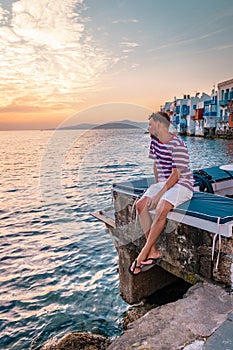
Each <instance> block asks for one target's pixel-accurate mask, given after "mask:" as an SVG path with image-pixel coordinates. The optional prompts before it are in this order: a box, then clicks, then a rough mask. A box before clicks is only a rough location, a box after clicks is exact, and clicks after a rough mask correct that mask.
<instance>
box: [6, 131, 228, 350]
mask: <svg viewBox="0 0 233 350" xmlns="http://www.w3.org/2000/svg"><path fill="white" fill-rule="evenodd" d="M182 138H183V140H184V141H185V142H186V144H187V146H188V149H189V153H190V164H191V168H192V170H194V169H199V168H205V167H209V166H218V165H223V164H229V163H233V140H224V139H206V138H202V137H182ZM0 141H1V148H0V152H1V156H0V185H1V186H0V191H1V194H0V203H1V204H0V349H2V350H27V349H30V350H36V349H39V348H40V347H41V345H42V344H44V343H45V342H46V341H47V340H49V339H52V338H54V337H55V338H56V337H58V338H60V337H62V336H63V335H65V334H68V333H70V332H73V331H88V332H92V333H98V334H102V335H104V336H107V337H110V338H111V339H114V338H116V337H118V336H120V334H121V333H122V321H123V317H124V316H125V315H126V313H127V312H128V310H129V308H130V306H129V305H128V304H126V303H125V302H124V301H123V300H122V298H121V297H120V295H119V280H118V271H117V268H118V256H117V252H116V250H115V248H114V244H113V241H112V238H111V236H110V234H109V232H108V230H107V229H106V227H105V225H104V224H103V223H101V222H100V221H98V220H97V219H95V218H94V217H93V216H92V215H91V213H93V212H94V211H96V210H100V209H106V208H111V207H112V206H113V203H112V196H111V190H112V185H113V183H119V182H122V181H126V180H133V179H139V178H142V177H151V176H152V175H153V173H152V161H151V160H150V159H149V158H148V147H149V143H150V137H149V135H148V134H147V133H145V130H143V129H141V128H135V129H91V130H44V131H43V130H33V131H1V132H0Z"/></svg>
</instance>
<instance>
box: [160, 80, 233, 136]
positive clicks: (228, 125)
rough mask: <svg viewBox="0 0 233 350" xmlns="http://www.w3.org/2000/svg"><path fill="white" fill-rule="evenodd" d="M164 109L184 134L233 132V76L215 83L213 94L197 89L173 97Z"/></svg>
mask: <svg viewBox="0 0 233 350" xmlns="http://www.w3.org/2000/svg"><path fill="white" fill-rule="evenodd" d="M161 110H163V111H166V112H167V113H168V114H169V115H170V117H171V121H172V124H173V126H174V127H175V128H176V130H177V132H178V133H179V134H181V135H190V136H212V135H215V134H221V133H224V134H227V135H228V134H230V135H231V134H232V135H233V79H231V80H227V81H225V82H222V83H219V84H218V85H217V90H216V89H215V86H214V87H213V89H212V91H211V94H210V95H208V94H206V93H204V92H203V93H202V94H201V96H200V93H199V92H197V93H196V94H195V96H190V95H189V94H187V95H184V96H183V98H178V99H177V98H176V97H174V99H173V101H171V102H166V103H165V105H164V106H162V107H161Z"/></svg>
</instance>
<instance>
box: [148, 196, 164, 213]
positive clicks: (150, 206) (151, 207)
mask: <svg viewBox="0 0 233 350" xmlns="http://www.w3.org/2000/svg"><path fill="white" fill-rule="evenodd" d="M161 195H162V194H161V193H160V192H159V193H157V194H156V195H155V196H153V197H151V198H148V200H147V208H148V210H154V209H155V208H156V207H157V204H158V202H159V200H160V198H161Z"/></svg>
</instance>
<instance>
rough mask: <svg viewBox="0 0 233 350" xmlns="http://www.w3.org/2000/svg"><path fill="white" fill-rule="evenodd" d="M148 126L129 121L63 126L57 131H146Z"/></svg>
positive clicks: (143, 123)
mask: <svg viewBox="0 0 233 350" xmlns="http://www.w3.org/2000/svg"><path fill="white" fill-rule="evenodd" d="M147 126H148V124H147V123H145V122H133V121H131V120H121V121H113V122H109V123H103V124H88V123H82V124H77V125H70V126H64V127H61V128H59V130H87V129H138V128H139V129H146V128H147Z"/></svg>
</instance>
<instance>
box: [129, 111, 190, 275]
mask: <svg viewBox="0 0 233 350" xmlns="http://www.w3.org/2000/svg"><path fill="white" fill-rule="evenodd" d="M169 126H170V118H169V116H168V114H167V113H164V112H157V113H153V114H152V115H151V116H150V117H149V127H148V131H149V132H150V134H151V144H150V152H149V157H150V158H152V159H153V160H154V176H155V183H154V184H153V185H151V186H150V187H149V189H148V190H147V191H146V192H145V194H144V195H143V196H142V197H141V198H140V199H139V200H138V201H137V204H136V207H137V212H138V215H139V221H140V224H141V227H142V230H143V232H144V234H145V236H146V244H145V245H144V247H143V249H142V250H141V252H140V254H139V255H138V257H137V259H136V260H135V261H134V262H133V263H132V265H131V266H130V267H129V272H130V273H131V274H132V275H138V274H139V273H141V272H142V271H147V270H149V269H150V268H152V267H153V266H154V265H156V263H157V262H158V261H159V259H160V252H159V250H158V248H157V246H156V241H157V239H158V237H159V235H160V234H161V232H162V231H163V229H164V227H165V225H166V218H167V214H168V212H169V211H170V210H172V209H173V208H174V207H176V206H178V205H180V204H181V203H184V202H186V201H187V200H189V199H191V198H192V195H193V176H192V172H191V171H190V167H189V154H188V150H187V147H186V145H185V144H184V142H183V141H182V140H181V139H180V138H179V137H178V136H176V135H173V134H171V133H170V132H169ZM152 210H155V215H154V218H153V220H152V218H151V214H150V211H152Z"/></svg>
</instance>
